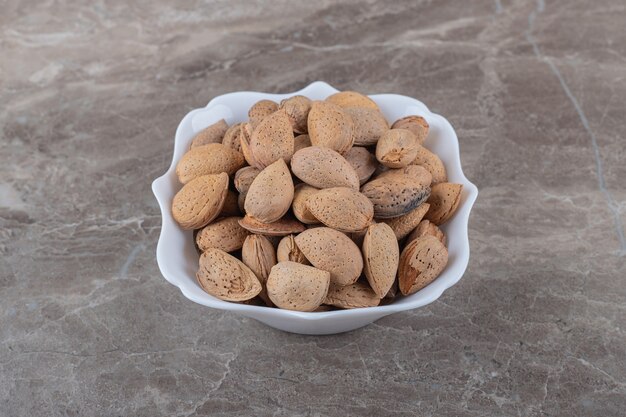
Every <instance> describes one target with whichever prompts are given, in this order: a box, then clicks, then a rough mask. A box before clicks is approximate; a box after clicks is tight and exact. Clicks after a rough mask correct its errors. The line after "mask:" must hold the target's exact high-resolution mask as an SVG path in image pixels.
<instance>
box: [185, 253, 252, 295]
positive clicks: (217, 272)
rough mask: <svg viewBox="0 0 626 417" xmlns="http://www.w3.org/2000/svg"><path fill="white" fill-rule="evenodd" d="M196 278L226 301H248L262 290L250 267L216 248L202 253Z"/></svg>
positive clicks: (211, 292) (206, 288) (201, 284)
mask: <svg viewBox="0 0 626 417" xmlns="http://www.w3.org/2000/svg"><path fill="white" fill-rule="evenodd" d="M196 279H197V280H198V283H199V284H200V287H202V289H203V290H204V291H206V292H207V293H209V294H211V295H212V296H214V297H217V298H219V299H221V300H225V301H246V300H250V299H252V298H254V297H256V296H257V295H258V294H259V293H260V292H261V283H260V282H259V280H258V279H257V277H256V276H255V275H254V273H253V272H252V271H251V270H250V268H248V267H247V266H246V265H244V264H243V262H241V261H240V260H239V259H237V258H235V257H234V256H232V255H229V254H228V253H226V252H224V251H223V250H220V249H216V248H209V249H207V250H206V251H205V252H204V253H203V254H202V255H200V268H199V269H198V272H197V274H196Z"/></svg>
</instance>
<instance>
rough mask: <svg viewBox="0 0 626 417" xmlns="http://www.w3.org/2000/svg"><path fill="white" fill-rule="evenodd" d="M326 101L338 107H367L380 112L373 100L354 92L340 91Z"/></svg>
mask: <svg viewBox="0 0 626 417" xmlns="http://www.w3.org/2000/svg"><path fill="white" fill-rule="evenodd" d="M326 101H328V102H330V103H333V104H336V105H337V106H339V107H367V108H370V109H375V110H380V109H379V108H378V105H377V104H376V103H375V102H374V100H372V99H371V98H369V97H368V96H365V95H363V94H361V93H357V92H356V91H340V92H338V93H335V94H333V95H331V96H328V97H327V98H326Z"/></svg>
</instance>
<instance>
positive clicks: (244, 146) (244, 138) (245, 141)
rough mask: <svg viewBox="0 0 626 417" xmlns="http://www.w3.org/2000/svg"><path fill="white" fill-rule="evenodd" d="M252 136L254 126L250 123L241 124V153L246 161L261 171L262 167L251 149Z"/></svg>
mask: <svg viewBox="0 0 626 417" xmlns="http://www.w3.org/2000/svg"><path fill="white" fill-rule="evenodd" d="M251 136H252V126H251V125H250V123H242V124H241V133H240V134H239V145H240V146H241V153H242V154H243V157H244V159H245V160H246V162H247V163H248V165H251V166H253V167H256V168H259V169H261V166H260V165H259V163H258V162H257V160H256V158H255V157H254V154H253V153H252V149H251V148H250V137H251Z"/></svg>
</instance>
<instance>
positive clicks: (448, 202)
mask: <svg viewBox="0 0 626 417" xmlns="http://www.w3.org/2000/svg"><path fill="white" fill-rule="evenodd" d="M462 190H463V185H462V184H453V183H450V182H441V183H438V184H435V185H433V187H432V191H431V193H430V197H429V198H428V203H429V204H430V209H429V210H428V213H426V219H427V220H430V221H431V222H433V223H435V224H436V225H440V224H443V223H445V222H447V221H448V220H449V219H450V217H452V215H453V214H454V213H455V212H456V210H457V209H458V208H459V204H460V202H461V191H462Z"/></svg>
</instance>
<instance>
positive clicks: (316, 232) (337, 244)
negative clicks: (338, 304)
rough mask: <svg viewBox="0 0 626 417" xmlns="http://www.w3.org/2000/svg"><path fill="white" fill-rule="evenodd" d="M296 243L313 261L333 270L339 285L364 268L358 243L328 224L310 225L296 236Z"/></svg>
mask: <svg viewBox="0 0 626 417" xmlns="http://www.w3.org/2000/svg"><path fill="white" fill-rule="evenodd" d="M295 241H296V244H297V245H298V247H299V248H300V250H301V251H302V253H304V256H306V258H307V259H308V260H309V262H311V264H312V265H313V266H314V267H316V268H319V269H322V270H324V271H328V272H330V279H331V282H333V283H334V284H336V285H349V284H352V283H354V282H355V281H356V280H357V279H358V278H359V275H361V272H362V271H363V258H362V256H361V251H360V250H359V247H358V246H357V245H355V244H354V242H353V241H352V240H350V238H349V237H348V236H346V235H345V234H343V233H341V232H338V231H337V230H334V229H331V228H328V227H316V228H313V229H307V230H305V231H304V232H302V233H300V234H299V235H297V236H296V237H295Z"/></svg>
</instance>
